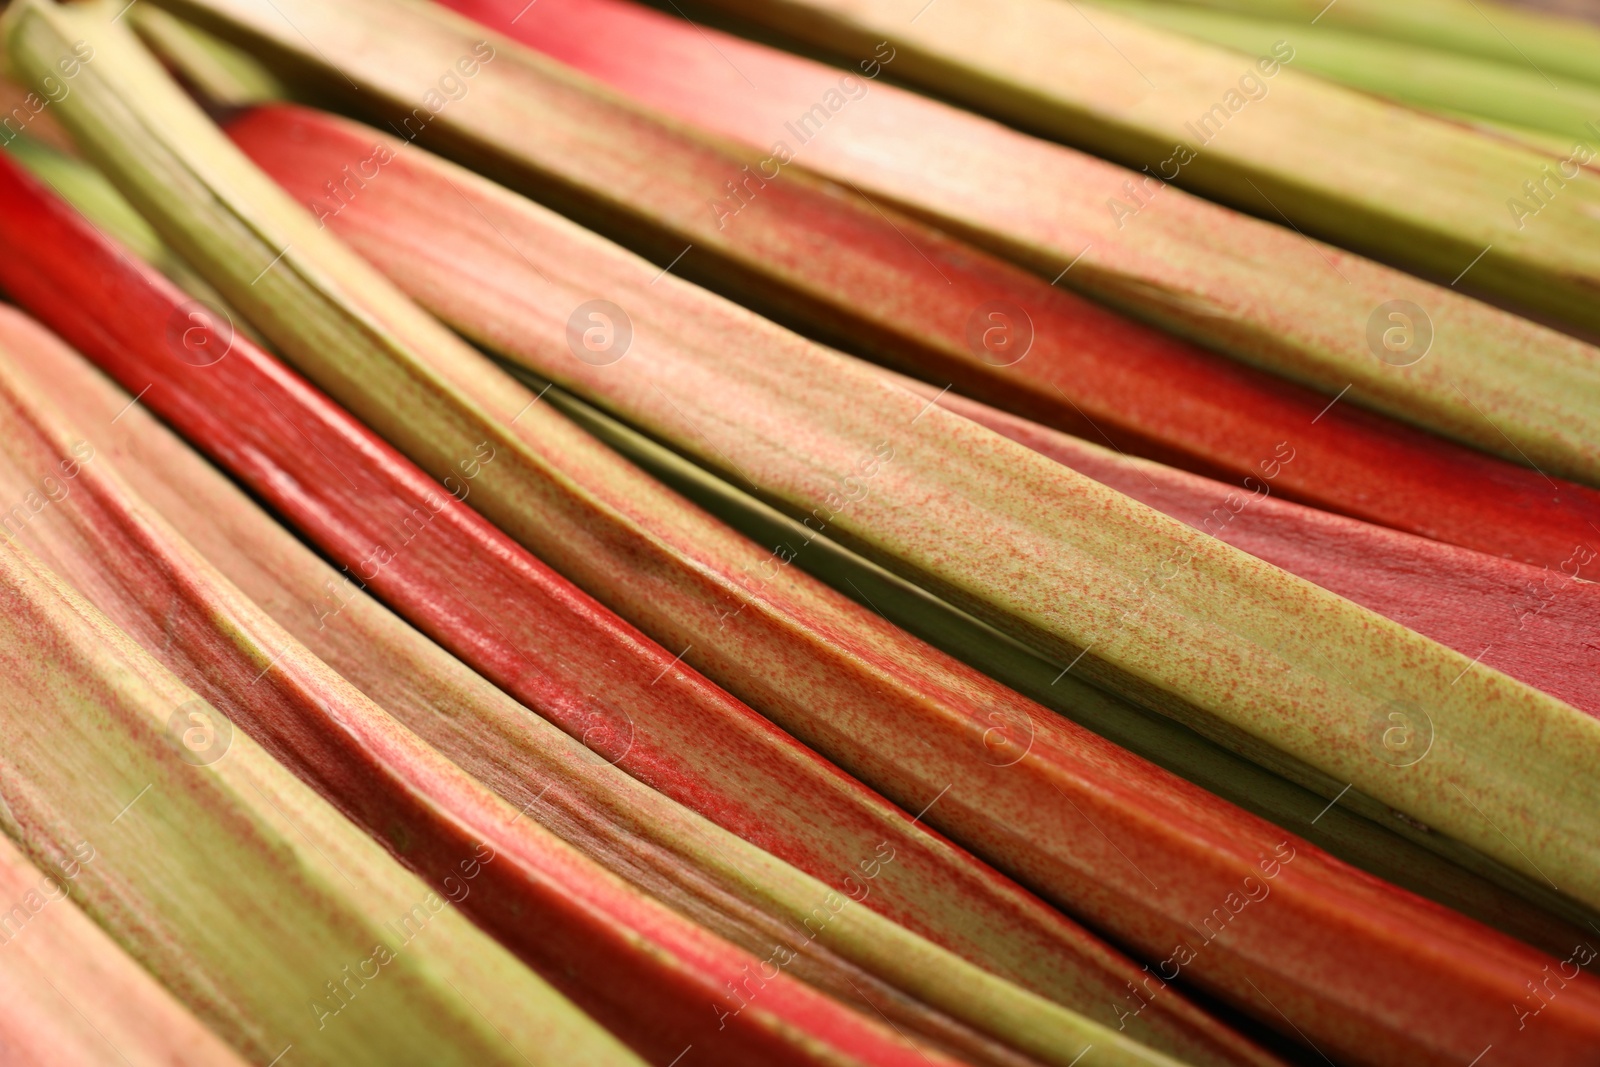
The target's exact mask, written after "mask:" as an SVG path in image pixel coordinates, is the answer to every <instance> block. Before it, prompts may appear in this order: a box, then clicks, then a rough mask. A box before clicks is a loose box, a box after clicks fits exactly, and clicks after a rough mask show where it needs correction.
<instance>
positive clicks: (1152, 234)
mask: <svg viewBox="0 0 1600 1067" xmlns="http://www.w3.org/2000/svg"><path fill="white" fill-rule="evenodd" d="M451 6H456V8H459V10H462V11H467V13H470V14H475V16H478V18H483V19H485V21H486V22H488V24H490V26H491V27H494V29H499V30H504V32H510V34H515V35H517V37H520V38H522V40H526V42H530V43H533V45H536V46H539V48H544V50H547V51H549V53H550V54H554V56H557V58H560V59H563V61H566V62H573V64H576V66H579V67H581V69H584V70H587V72H590V74H595V75H597V77H602V78H605V80H608V82H611V83H613V85H616V86H618V88H622V90H624V91H629V93H632V94H635V96H638V98H640V99H642V101H645V102H648V104H651V106H654V107H661V109H666V110H669V112H672V114H674V115H677V117H680V118H686V120H690V122H694V123H696V125H699V126H704V128H707V130H712V131H715V133H720V134H723V136H731V138H734V139H738V141H742V142H744V144H746V146H747V147H749V155H747V158H742V160H739V162H744V163H749V165H750V166H752V168H760V174H763V176H770V174H773V173H774V171H781V173H782V178H781V179H776V181H774V182H771V184H770V187H760V189H758V192H754V195H752V189H757V187H758V186H760V182H758V181H750V179H746V176H744V174H739V173H733V181H734V182H746V189H742V190H738V194H736V192H734V190H725V189H722V186H720V182H722V176H718V178H717V181H714V182H710V184H712V186H714V187H715V190H714V192H709V194H702V197H709V198H707V202H706V203H704V206H702V208H701V214H702V216H706V218H709V219H712V221H725V232H723V234H717V237H715V240H714V242H712V243H714V245H717V243H718V242H722V243H736V242H741V240H750V238H749V237H747V235H741V234H739V230H741V229H744V227H749V226H752V222H755V219H757V218H760V216H763V214H766V213H768V211H770V208H763V206H762V202H763V198H765V200H776V198H782V197H784V195H786V194H782V192H774V190H779V187H781V186H786V184H790V186H792V184H797V182H794V181H792V179H794V178H795V171H800V170H805V168H814V170H818V171H821V173H822V174H826V176H829V178H832V179H834V181H838V182H843V184H846V186H850V187H853V189H856V190H861V192H862V194H864V195H870V197H874V198H878V197H886V198H890V200H893V202H896V203H898V205H899V206H901V208H906V210H910V211H914V213H918V214H923V216H928V218H931V219H933V221H934V222H938V224H939V226H944V227H946V229H950V230H954V232H957V234H963V235H966V237H968V238H970V240H974V242H978V243H982V245H986V246H990V248H994V250H995V251H998V253H1002V254H1005V256H1010V258H1014V259H1018V261H1019V262H1022V264H1024V266H1027V267H1030V269H1034V270H1037V272H1040V274H1042V275H1043V277H1045V278H1051V280H1054V282H1058V283H1059V285H1066V286H1075V288H1078V290H1082V291H1083V293H1086V294H1090V296H1093V298H1096V299H1102V301H1106V302H1110V304H1114V306H1120V307H1123V309H1126V310H1130V312H1133V314H1136V315H1139V317H1144V318H1149V320H1152V322H1155V323H1158V325H1162V326H1166V328H1170V330H1174V331H1176V333H1181V334H1186V336H1190V338H1195V339H1197V341H1200V342H1203V344H1206V346H1210V347H1214V349H1219V350H1224V352H1229V354H1232V355H1237V357H1240V358H1243V360H1246V362H1251V363H1258V365H1261V366H1266V368H1269V370H1272V371H1275V373H1280V374H1285V376H1288V378H1293V379H1298V381H1301V382H1306V384H1310V386H1314V387H1317V389H1320V390H1325V394H1326V395H1328V397H1331V395H1336V394H1341V392H1344V390H1346V387H1349V392H1347V394H1344V402H1346V403H1350V402H1354V403H1357V405H1366V406H1371V408H1376V410H1381V411H1387V413H1389V414H1392V416H1395V418H1398V419H1403V421H1408V422H1414V424H1421V426H1426V427H1430V429H1434V430H1437V432H1442V434H1446V435H1450V437H1454V438H1458V440H1462V442H1467V443H1470V445H1474V446H1477V448H1482V450H1486V451H1490V453H1494V454H1499V456H1504V458H1506V459H1509V461H1510V462H1515V464H1526V462H1530V458H1531V462H1534V464H1538V466H1539V467H1542V469H1544V470H1546V472H1549V474H1565V475H1566V477H1573V478H1578V480H1581V482H1587V483H1590V485H1594V483H1595V477H1597V467H1595V451H1594V446H1592V442H1594V440H1595V437H1594V434H1592V432H1582V434H1579V432H1576V427H1578V426H1590V424H1592V419H1594V414H1595V408H1594V397H1595V370H1594V363H1595V357H1594V349H1592V346H1587V344H1581V342H1578V341H1573V339H1571V338H1565V336H1562V334H1558V333H1555V331H1552V330H1546V328H1542V326H1536V325H1533V323H1530V322H1526V320H1522V318H1517V317H1515V315H1510V314H1506V312H1501V310H1496V309H1493V307H1488V306H1485V304H1480V302H1477V301H1472V299H1467V298H1462V296H1459V294H1458V293H1456V291H1453V290H1450V288H1446V286H1443V285H1430V283H1427V282H1421V280H1418V278H1413V277H1408V275H1405V274H1402V272H1398V270H1392V269H1387V267H1382V266H1378V264H1374V262H1371V261H1366V259H1362V258H1360V256H1354V254H1349V253H1342V251H1338V250H1334V248H1328V246H1320V245H1312V243H1307V242H1306V238H1304V237H1301V235H1299V234H1296V232H1294V230H1293V229H1290V227H1286V226H1277V222H1280V221H1282V216H1278V214H1277V213H1275V211H1272V210H1270V208H1269V206H1267V205H1266V203H1264V202H1261V200H1259V198H1258V200H1256V202H1253V203H1251V205H1246V208H1248V210H1254V211H1258V213H1261V214H1264V216H1266V218H1267V219H1269V221H1270V224H1269V222H1258V221H1254V219H1250V218H1245V216H1242V214H1235V213H1234V211H1229V210H1227V208H1221V206H1216V205H1213V203H1208V202H1203V200H1198V198H1195V197H1190V195H1187V194H1182V192H1178V190H1176V189H1166V187H1163V184H1162V181H1160V179H1158V178H1155V176H1154V173H1157V171H1162V173H1166V174H1168V176H1171V174H1174V173H1178V171H1174V166H1176V163H1174V162H1173V160H1174V154H1176V150H1174V147H1173V146H1171V144H1168V142H1163V144H1162V146H1160V152H1155V150H1152V154H1150V155H1149V158H1144V157H1141V158H1138V160H1136V162H1134V166H1138V165H1146V163H1147V168H1146V170H1149V171H1152V173H1144V171H1139V170H1134V171H1128V170H1123V168H1120V166H1114V165H1110V163H1106V162H1101V160H1096V158H1091V157H1085V155H1082V154H1077V152H1072V150H1069V149H1064V147H1059V146H1054V144H1046V142H1042V141H1037V139H1034V138H1029V136H1024V134H1021V133H1016V131H1011V130H1005V128H1000V126H997V125H994V123H989V122H986V120H982V118H978V117H974V115H970V114H965V112H957V110H954V109H950V107H946V106H942V104H938V102H934V101H928V99H922V98H915V96H910V94H907V93H904V91H899V90H896V88H893V86H886V85H869V83H867V82H866V80H862V78H861V77H858V72H878V70H886V72H890V74H893V75H899V77H910V75H912V70H910V69H901V62H899V59H888V56H890V54H891V53H893V48H894V46H893V45H888V43H883V45H877V43H870V42H861V43H859V46H856V48H854V50H853V51H851V53H850V58H851V62H850V64H848V66H850V67H853V69H851V70H848V72H846V74H842V72H840V70H837V69H827V67H819V66H818V64H814V62H810V61H803V59H798V58H794V56H778V54H774V53H773V51H771V50H768V48H763V46H758V45H750V43H749V42H741V40H736V38H728V37H723V35H718V37H717V40H714V45H715V50H717V51H714V50H712V48H707V46H706V40H702V38H701V34H696V29H698V27H688V26H683V24H682V22H677V24H674V22H672V21H669V19H667V16H662V14H659V13H653V11H640V10H638V8H635V6H634V5H619V3H610V2H606V0H557V2H555V3H550V5H549V6H547V8H544V10H530V11H528V14H526V16H523V18H522V19H517V22H515V24H512V22H510V19H512V18H514V16H515V8H514V6H512V3H510V2H509V0H451ZM1043 6H1046V8H1054V6H1059V3H1058V0H1046V3H1045V5H1043ZM781 8H782V5H766V6H765V8H763V11H766V13H774V11H779V10H781ZM1067 18H1072V19H1077V18H1078V16H1075V14H1072V13H1070V6H1069V8H1067ZM1107 18H1112V16H1107ZM1013 24H1016V22H1013ZM920 27H922V21H918V29H920ZM704 32H706V34H709V32H710V30H704ZM1085 32H1088V30H1085ZM872 40H877V38H872ZM1094 42H1096V48H1098V50H1104V45H1102V43H1099V38H1098V37H1096V38H1094ZM718 51H720V53H723V54H725V56H728V59H725V58H723V56H720V54H718ZM1091 51H1093V50H1091ZM907 54H909V56H910V62H909V64H907V67H915V62H917V59H915V56H914V54H912V53H907ZM856 61H859V62H856ZM730 64H733V66H730ZM1051 64H1053V66H1059V64H1054V61H1051ZM1235 66H1242V67H1243V69H1250V67H1251V64H1250V61H1248V59H1238V61H1237V62H1235ZM746 72H747V74H746ZM1238 75H1240V70H1230V72H1229V75H1227V77H1226V78H1222V82H1219V83H1218V86H1216V90H1214V91H1216V94H1221V93H1224V91H1227V90H1229V88H1230V86H1232V82H1234V80H1235V78H1237V77H1238ZM1280 82H1282V78H1274V80H1269V82H1266V85H1269V86H1274V90H1272V91H1277V88H1275V86H1277V85H1278V83H1280ZM1139 85H1141V86H1142V82H1141V83H1139ZM1334 91H1339V90H1334ZM1275 104H1277V101H1274V104H1262V106H1261V107H1259V109H1256V110H1261V109H1266V107H1272V106H1275ZM1368 107H1370V109H1376V110H1379V112H1381V110H1382V109H1384V106H1381V104H1378V102H1370V104H1368ZM1197 110H1203V107H1202V109H1197ZM1390 110H1397V109H1390ZM819 114H821V115H824V118H821V120H819V118H818V115H819ZM1251 114H1253V112H1251ZM1251 114H1246V115H1243V117H1242V118H1240V123H1238V125H1245V122H1246V120H1248V118H1250V117H1251ZM1402 114H1408V112H1402ZM442 120H443V117H442ZM1421 122H1429V120H1421ZM1435 126H1438V131H1435V130H1434V128H1435ZM1230 130H1232V128H1230ZM1427 131H1430V133H1435V134H1437V138H1446V139H1448V138H1450V136H1472V134H1469V133H1461V131H1450V130H1448V126H1445V125H1443V123H1430V125H1429V126H1427ZM1278 133H1280V131H1277V130H1274V131H1272V136H1278ZM590 136H592V134H590ZM1290 142H1291V139H1290V138H1286V139H1283V141H1282V144H1290ZM522 144H523V141H518V142H517V147H520V146H522ZM1490 147H1491V150H1493V152H1498V154H1501V155H1504V154H1507V152H1512V154H1515V149H1507V147H1504V146H1490ZM514 150H515V149H514ZM653 150H656V152H658V155H659V150H658V149H653ZM1421 150H1422V149H1418V152H1421ZM1200 152H1202V155H1200V157H1198V158H1197V160H1194V162H1190V163H1189V165H1184V166H1182V168H1181V171H1182V174H1190V173H1194V171H1197V170H1200V165H1202V162H1203V160H1205V158H1208V154H1210V152H1211V150H1210V149H1200ZM1176 158H1178V160H1179V162H1181V160H1186V158H1189V157H1187V155H1182V154H1176ZM1360 158H1362V160H1368V158H1371V160H1378V158H1379V155H1378V154H1363V155H1360ZM1394 158H1398V157H1394ZM1408 158H1410V157H1408ZM789 160H792V162H789ZM1544 162H1546V160H1544V158H1541V157H1534V155H1526V158H1523V163H1525V170H1526V174H1523V173H1520V171H1518V173H1517V174H1515V176H1514V178H1515V179H1514V181H1510V182H1509V184H1507V187H1506V189H1504V190H1501V192H1499V194H1498V195H1496V197H1490V198H1488V200H1486V202H1485V205H1483V211H1482V213H1480V216H1482V218H1483V219H1485V221H1490V222H1491V221H1494V219H1496V218H1499V216H1504V214H1506V206H1504V203H1502V200H1504V197H1507V195H1514V194H1517V192H1518V190H1520V182H1522V181H1523V178H1533V179H1539V178H1541V171H1539V165H1541V163H1544ZM734 166H736V165H734ZM734 166H725V168H723V170H725V171H733V170H734ZM1328 170H1330V171H1333V170H1336V168H1328ZM680 181H682V178H680ZM1586 181H1587V179H1586ZM1258 184H1261V186H1262V187H1269V182H1266V181H1261V182H1258ZM1597 189H1600V184H1597ZM1246 192H1250V194H1251V195H1254V192H1253V190H1248V189H1246ZM1270 195H1272V198H1274V203H1280V205H1282V203H1286V198H1285V197H1282V195H1280V194H1278V192H1277V190H1274V192H1272V194H1270ZM1578 195H1581V194H1578ZM658 198H659V194H658ZM1574 198H1576V195H1574ZM741 200H749V202H750V203H747V205H744V206H739V202H741ZM1416 200H1418V198H1403V203H1414V202H1416ZM1395 202H1397V203H1398V202H1402V197H1395ZM1568 206H1571V203H1570V205H1568ZM730 208H731V210H736V211H738V214H736V216H734V218H726V219H722V216H720V211H726V210H730ZM1496 213H1498V214H1496ZM1291 214H1293V213H1291ZM1480 216H1472V218H1480ZM1294 218H1296V221H1299V222H1304V221H1302V219H1301V218H1299V216H1294ZM902 229H904V226H902ZM1534 229H1536V227H1534V226H1530V227H1528V230H1530V234H1531V232H1534ZM1538 229H1541V230H1542V234H1544V238H1546V240H1547V242H1550V243H1555V240H1557V235H1558V234H1560V232H1562V226H1560V224H1557V221H1555V219H1539V221H1538ZM1486 240H1488V238H1485V240H1483V242H1478V243H1477V245H1474V246H1472V248H1470V250H1469V251H1466V253H1464V254H1462V256H1461V258H1459V261H1451V262H1453V266H1451V269H1450V270H1448V272H1445V275H1443V278H1445V280H1448V278H1454V277H1456V275H1458V274H1461V270H1462V269H1464V267H1466V266H1467V264H1469V261H1470V259H1472V258H1474V256H1475V254H1477V253H1478V251H1482V248H1483V245H1485V243H1486ZM930 243H931V245H933V246H934V248H938V242H928V240H925V238H918V240H917V245H918V246H925V245H930ZM1504 248H1506V243H1504V242H1502V243H1499V245H1496V251H1504ZM808 251H810V250H808ZM675 253H677V250H672V253H669V254H675ZM1491 254H1493V253H1491ZM1490 258H1491V256H1486V258H1485V262H1488V261H1490ZM1485 262H1480V264H1477V266H1474V270H1472V272H1469V274H1467V277H1466V280H1464V282H1462V285H1467V283H1469V282H1470V280H1472V277H1474V275H1475V274H1477V270H1478V269H1482V267H1483V266H1485ZM939 270H941V272H944V274H946V275H949V270H947V267H946V266H944V264H942V262H941V266H939ZM923 274H925V275H931V272H928V270H926V269H923ZM930 286H931V288H934V290H938V288H942V282H939V285H933V283H931V282H930ZM858 288H859V291H864V293H872V291H874V288H877V286H875V285H867V286H858ZM1390 301H1410V302H1411V304H1414V306H1418V307H1421V309H1422V310H1424V315H1426V318H1427V325H1430V326H1432V333H1434V341H1432V344H1430V350H1429V352H1430V354H1429V355H1427V357H1426V358H1422V360H1421V362H1418V363H1414V365H1411V366H1403V368H1402V366H1395V365H1392V363H1394V362H1410V360H1411V357H1413V355H1416V354H1418V352H1419V350H1416V349H1413V350H1411V352H1402V354H1398V355H1389V354H1387V352H1386V354H1384V355H1386V360H1387V362H1381V360H1379V358H1376V355H1374V347H1373V346H1374V344H1376V342H1378V341H1379V339H1381V338H1382V328H1387V326H1390V325H1394V323H1390V322H1389V320H1387V318H1386V314H1379V307H1381V306H1384V304H1387V302H1390ZM1016 302H1018V304H1019V306H1021V307H1024V309H1026V310H1027V312H1029V314H1034V302H1032V301H1016ZM978 304H979V301H946V306H944V307H941V306H939V301H938V299H936V298H930V299H928V301H926V307H925V309H920V310H922V314H925V315H930V317H931V318H930V320H931V322H934V323H944V328H946V330H950V328H954V330H955V331H957V336H960V331H962V328H963V326H965V322H966V318H968V317H970V315H971V314H973V312H974V310H976V309H978ZM1046 304H1048V301H1046ZM1402 310H1403V309H1402ZM1408 314H1410V315H1411V318H1413V322H1421V320H1419V318H1418V315H1416V314H1414V312H1408ZM1374 322H1376V323H1378V325H1379V326H1381V328H1379V330H1373V323H1374ZM1123 330H1125V328H1123ZM1419 330H1421V326H1419ZM1040 333H1043V331H1040ZM1413 338H1421V333H1418V334H1413ZM856 344H861V341H856ZM1418 344H1421V341H1418ZM1376 350H1379V352H1381V349H1376ZM1530 354H1533V355H1530ZM1530 358H1533V360H1534V366H1536V368H1538V373H1536V374H1531V376H1530V378H1522V376H1512V374H1507V373H1506V370H1504V368H1506V366H1507V365H1515V366H1530V365H1528V360H1530ZM1541 376H1542V378H1544V381H1542V384H1539V382H1534V381H1533V379H1534V378H1541ZM1325 403H1326V398H1325V400H1323V405H1325ZM1317 406H1318V408H1320V406H1322V405H1317ZM1485 413H1486V416H1488V418H1485ZM1314 414H1315V410H1312V411H1309V413H1307V416H1306V418H1307V419H1309V418H1310V416H1314ZM1096 418H1098V416H1096ZM1490 419H1493V422H1491V421H1490ZM1496 426H1499V427H1501V429H1504V430H1506V434H1507V435H1510V438H1515V445H1510V443H1509V440H1507V437H1502V435H1501V430H1498V429H1494V427H1496ZM1514 427H1520V429H1514ZM1518 448H1520V450H1522V451H1520V453H1518V451H1517V450H1518ZM1541 561H1542V560H1541Z"/></svg>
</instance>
